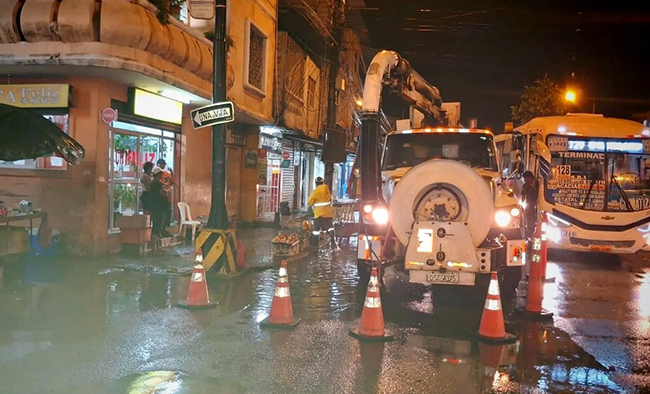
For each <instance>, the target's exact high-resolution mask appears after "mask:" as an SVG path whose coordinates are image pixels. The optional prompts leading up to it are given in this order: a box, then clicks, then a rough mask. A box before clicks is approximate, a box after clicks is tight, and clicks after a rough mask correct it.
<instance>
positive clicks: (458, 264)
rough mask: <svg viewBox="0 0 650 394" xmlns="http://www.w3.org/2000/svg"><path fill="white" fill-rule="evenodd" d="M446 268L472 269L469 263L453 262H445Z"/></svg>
mask: <svg viewBox="0 0 650 394" xmlns="http://www.w3.org/2000/svg"><path fill="white" fill-rule="evenodd" d="M447 267H456V268H458V267H460V268H472V265H471V264H469V263H455V262H453V261H448V262H447Z"/></svg>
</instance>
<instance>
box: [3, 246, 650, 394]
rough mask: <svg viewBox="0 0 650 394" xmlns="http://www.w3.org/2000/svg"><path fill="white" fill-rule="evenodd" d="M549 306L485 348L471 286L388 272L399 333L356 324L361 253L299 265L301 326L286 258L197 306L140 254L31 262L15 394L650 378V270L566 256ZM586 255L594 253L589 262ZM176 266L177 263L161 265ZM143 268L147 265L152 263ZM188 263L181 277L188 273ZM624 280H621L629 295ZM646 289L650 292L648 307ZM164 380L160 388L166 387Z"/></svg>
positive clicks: (8, 331) (452, 389)
mask: <svg viewBox="0 0 650 394" xmlns="http://www.w3.org/2000/svg"><path fill="white" fill-rule="evenodd" d="M553 257H554V261H555V263H551V264H550V265H549V267H550V268H549V272H551V273H552V276H555V277H556V282H555V283H549V284H546V285H545V300H544V307H545V308H547V309H549V310H552V311H553V312H554V313H555V316H554V320H553V321H547V322H530V321H523V320H520V319H518V318H517V317H515V316H513V315H511V312H512V309H513V307H514V306H515V305H516V304H517V303H521V302H522V299H521V297H519V298H512V299H504V308H505V312H506V316H507V317H506V327H507V329H508V331H509V332H511V333H513V334H516V335H517V336H518V338H519V340H518V342H516V343H514V344H510V345H500V346H494V345H484V344H480V343H479V342H478V341H477V339H476V337H475V332H476V330H477V329H478V325H479V320H480V316H481V311H482V308H483V302H484V299H483V300H481V299H477V298H476V297H475V296H474V295H473V293H472V292H471V291H466V290H468V289H435V290H434V291H431V289H429V288H427V287H419V286H412V285H407V284H406V283H405V282H404V280H403V277H401V276H400V275H396V273H395V271H392V270H387V272H386V279H385V280H386V288H385V290H383V293H382V301H383V309H384V316H385V319H386V324H387V327H388V328H389V329H391V330H393V331H394V332H395V334H396V338H395V341H393V342H389V343H370V344H368V343H363V344H360V343H359V342H357V341H356V340H354V339H352V338H351V337H350V336H349V335H348V330H349V329H350V328H352V327H355V325H354V320H355V319H357V318H358V316H359V315H360V312H361V309H360V307H361V305H362V304H363V299H364V297H365V292H366V289H365V288H359V287H357V279H356V266H355V260H354V258H355V254H354V252H353V251H351V250H343V251H339V252H332V251H329V250H325V251H321V252H320V253H318V254H314V255H312V256H309V257H308V258H305V259H302V260H300V261H294V262H290V264H289V267H288V272H289V283H290V287H291V296H292V301H293V308H294V314H295V316H296V317H299V318H301V319H302V322H301V323H300V324H299V325H298V326H297V327H296V328H295V329H294V330H292V331H285V330H263V329H260V328H259V326H258V322H260V321H261V320H262V319H264V318H265V317H266V316H267V315H268V313H269V307H270V303H271V301H272V297H273V293H274V289H275V284H276V280H277V276H278V271H277V266H275V267H273V268H271V269H256V270H252V271H251V272H248V273H246V274H244V275H241V276H239V277H236V278H232V279H213V278H211V277H210V276H209V279H208V282H209V289H210V296H211V299H213V300H216V301H217V302H218V303H219V307H218V308H216V309H211V310H203V311H188V310H184V309H179V308H178V307H176V302H177V301H178V300H182V299H184V298H185V295H186V292H187V288H188V285H189V280H190V277H189V276H188V275H187V272H188V271H187V267H191V256H189V257H188V256H185V257H183V256H181V257H178V256H176V257H164V258H165V259H176V260H174V261H180V263H179V264H182V265H184V267H185V269H180V270H179V269H174V270H171V269H156V266H155V264H150V263H146V264H144V263H143V264H140V265H138V264H135V263H134V264H131V263H128V262H126V263H125V260H123V259H121V260H115V259H108V260H107V259H100V260H83V259H74V260H71V259H60V260H39V259H31V260H30V259H27V260H26V261H24V262H23V263H22V264H17V265H13V266H11V267H10V268H6V269H5V272H4V276H5V277H4V286H3V287H2V289H0V311H1V313H2V318H1V320H0V392H1V393H3V394H4V393H145V392H146V393H149V392H165V393H203V392H206V393H207V392H211V393H216V392H219V393H245V392H246V393H271V392H272V393H287V392H295V393H429V392H436V393H488V392H503V393H517V392H522V393H523V392H525V393H531V392H532V393H534V392H556V393H559V392H590V393H610V392H611V393H616V392H640V391H641V390H642V388H644V387H645V388H646V389H648V388H650V382H649V381H648V378H647V376H648V373H649V372H650V364H649V362H648V354H650V352H649V350H650V322H649V320H648V318H649V317H650V311H649V310H648V302H649V301H650V300H648V298H649V297H650V273H645V272H636V273H631V272H628V270H626V269H624V268H622V267H621V265H620V264H619V263H618V262H616V261H614V262H612V261H609V260H607V261H600V260H598V261H595V262H594V261H593V259H592V260H588V259H584V258H582V257H581V256H580V255H578V258H576V256H574V255H571V256H568V257H570V258H571V260H566V261H563V259H564V258H566V257H567V256H564V255H558V256H553ZM578 260H580V261H578ZM160 265H161V266H163V265H164V264H163V263H162V262H161V264H160ZM138 267H139V268H138ZM178 271H180V272H178ZM614 289H615V290H614ZM642 300H645V302H642ZM156 390H157V391H156Z"/></svg>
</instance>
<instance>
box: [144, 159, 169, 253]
mask: <svg viewBox="0 0 650 394" xmlns="http://www.w3.org/2000/svg"><path fill="white" fill-rule="evenodd" d="M151 173H152V174H153V181H152V182H151V185H150V187H149V207H150V208H149V209H150V211H151V219H152V220H153V240H154V250H157V249H158V239H159V238H163V237H166V235H165V233H167V231H165V226H166V223H167V216H168V215H169V204H168V203H167V190H165V187H164V184H163V182H162V177H163V170H162V169H161V168H160V167H157V166H156V167H154V168H153V170H152V171H151Z"/></svg>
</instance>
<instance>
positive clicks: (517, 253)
mask: <svg viewBox="0 0 650 394" xmlns="http://www.w3.org/2000/svg"><path fill="white" fill-rule="evenodd" d="M383 147H384V148H383V152H382V160H381V182H382V187H381V195H382V197H383V201H382V202H376V203H364V204H363V206H362V212H363V216H364V219H365V220H367V221H369V222H373V224H374V225H375V227H374V229H375V231H374V233H373V234H362V235H361V236H360V242H359V247H358V250H359V254H358V259H359V260H360V262H359V264H360V265H361V266H360V267H359V268H360V273H361V271H362V269H363V268H364V267H363V265H364V264H366V265H367V264H368V261H372V259H373V256H375V257H378V256H379V255H381V256H382V259H383V260H386V261H390V262H391V263H393V264H394V265H395V266H396V267H397V268H398V269H399V270H403V271H405V272H407V273H408V275H409V281H410V282H412V283H425V284H440V285H466V286H472V285H475V284H476V283H477V276H480V275H483V276H484V277H487V276H488V275H489V274H490V273H491V272H492V271H500V272H503V273H505V271H507V270H508V268H510V267H512V268H513V269H510V270H509V271H510V275H511V276H513V277H514V281H515V282H516V283H518V279H519V277H520V276H521V266H522V265H523V264H524V261H525V260H524V257H525V255H524V253H525V244H524V239H523V237H522V232H521V229H520V218H521V217H522V214H521V211H520V208H519V206H518V202H517V199H516V197H515V195H514V193H513V192H512V191H511V190H508V189H506V188H505V187H503V185H502V184H501V178H500V171H499V168H498V164H497V156H496V149H495V145H494V136H493V135H492V133H491V132H490V131H489V130H483V129H465V128H448V127H445V128H440V127H438V128H421V129H413V130H404V131H396V132H391V133H389V134H388V135H387V136H386V140H385V143H384V144H383ZM382 209H383V210H386V211H387V215H382V214H378V213H377V212H381V210H382ZM384 219H385V220H384ZM382 221H385V223H384V226H385V227H384V229H383V231H382V229H381V225H382V223H381V222H382ZM386 234H388V235H386Z"/></svg>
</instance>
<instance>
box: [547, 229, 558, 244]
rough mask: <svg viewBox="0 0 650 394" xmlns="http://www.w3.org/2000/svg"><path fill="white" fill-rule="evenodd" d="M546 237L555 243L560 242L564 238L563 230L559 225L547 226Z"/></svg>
mask: <svg viewBox="0 0 650 394" xmlns="http://www.w3.org/2000/svg"><path fill="white" fill-rule="evenodd" d="M546 237H547V238H548V240H549V241H551V242H553V243H559V242H560V239H562V231H561V230H560V229H559V228H557V227H553V226H547V227H546Z"/></svg>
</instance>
